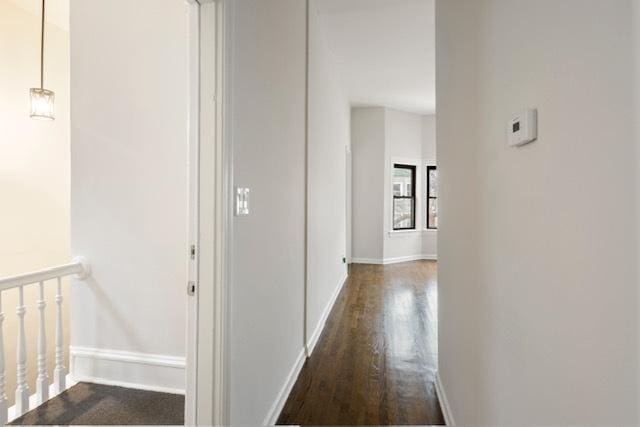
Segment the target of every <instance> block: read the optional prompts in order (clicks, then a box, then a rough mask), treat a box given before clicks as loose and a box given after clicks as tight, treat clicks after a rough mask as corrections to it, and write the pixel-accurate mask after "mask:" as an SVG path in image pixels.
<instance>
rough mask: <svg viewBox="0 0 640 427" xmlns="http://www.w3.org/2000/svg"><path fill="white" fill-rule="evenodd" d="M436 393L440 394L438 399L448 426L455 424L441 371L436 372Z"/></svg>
mask: <svg viewBox="0 0 640 427" xmlns="http://www.w3.org/2000/svg"><path fill="white" fill-rule="evenodd" d="M436 393H437V395H438V400H439V401H440V409H442V415H443V416H444V422H445V423H446V424H447V425H448V426H455V425H456V422H455V421H454V419H453V413H452V412H451V407H450V406H449V400H448V399H447V394H446V393H445V392H444V386H443V385H442V380H441V379H440V373H437V374H436Z"/></svg>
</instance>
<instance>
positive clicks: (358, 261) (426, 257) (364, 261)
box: [351, 255, 438, 265]
mask: <svg viewBox="0 0 640 427" xmlns="http://www.w3.org/2000/svg"><path fill="white" fill-rule="evenodd" d="M420 260H428V261H437V260H438V255H410V256H404V257H397V258H385V259H373V258H353V259H352V260H351V262H352V263H353V264H373V265H389V264H398V263H401V262H409V261H420Z"/></svg>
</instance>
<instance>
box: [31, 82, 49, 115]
mask: <svg viewBox="0 0 640 427" xmlns="http://www.w3.org/2000/svg"><path fill="white" fill-rule="evenodd" d="M29 94H30V97H31V118H32V119H41V120H54V119H55V116H54V109H53V107H54V101H55V98H56V94H55V93H54V92H52V91H50V90H47V89H40V88H32V89H31V90H30V91H29Z"/></svg>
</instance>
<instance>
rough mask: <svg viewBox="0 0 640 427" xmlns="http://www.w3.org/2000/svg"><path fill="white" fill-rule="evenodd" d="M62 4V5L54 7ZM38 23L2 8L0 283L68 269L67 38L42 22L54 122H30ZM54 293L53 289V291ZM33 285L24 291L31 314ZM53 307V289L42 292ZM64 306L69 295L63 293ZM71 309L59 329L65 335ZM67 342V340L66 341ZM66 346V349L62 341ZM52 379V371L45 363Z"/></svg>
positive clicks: (11, 334) (10, 343) (8, 345)
mask: <svg viewBox="0 0 640 427" xmlns="http://www.w3.org/2000/svg"><path fill="white" fill-rule="evenodd" d="M58 1H59V2H60V4H61V3H63V1H62V0H58ZM39 29H40V15H39V12H38V15H35V14H31V13H29V12H27V11H26V10H25V9H23V8H21V7H19V6H18V5H17V4H15V3H14V2H11V1H6V0H5V1H0V200H1V206H2V207H1V208H0V219H1V220H0V277H7V276H12V275H16V274H21V273H27V272H30V271H34V270H38V269H42V268H46V267H52V266H54V265H59V264H64V263H66V262H69V260H70V258H71V255H70V243H69V237H70V234H69V233H70V232H69V33H68V32H67V31H64V30H63V29H61V28H59V27H57V26H55V25H51V24H50V23H49V22H47V25H46V38H47V45H46V51H45V55H46V56H45V67H46V68H45V87H46V88H48V89H51V90H54V91H55V93H56V104H55V110H56V120H55V121H39V120H33V119H31V118H30V117H29V112H30V111H29V88H32V87H39V85H40V31H39ZM51 285H53V286H51ZM37 288H38V287H37V285H35V286H30V287H27V288H26V292H25V301H26V304H27V306H29V307H30V308H31V307H34V305H35V302H36V299H38V296H37ZM45 289H46V291H45V292H46V295H45V298H46V300H47V302H48V304H49V305H48V307H49V308H51V307H53V306H54V295H55V293H56V292H55V282H52V283H51V282H50V283H47V284H46V288H45ZM63 294H64V297H65V300H66V297H67V289H66V286H65V289H64V291H63ZM17 302H18V301H17V291H8V292H3V293H2V305H3V310H4V313H5V315H6V318H5V320H4V323H3V333H4V356H5V366H6V371H7V372H6V373H7V375H6V390H7V395H8V399H9V402H10V404H13V391H14V390H15V366H16V365H15V354H16V351H15V342H16V335H17V327H18V322H17V316H16V315H15V314H14V313H15V307H16V305H17ZM67 309H68V304H67V303H65V304H64V313H65V317H64V324H65V330H67V331H68V328H67V327H66V326H68V318H67ZM46 315H47V325H51V326H52V327H51V328H50V327H47V335H48V336H49V337H50V339H49V346H48V360H49V361H50V362H51V361H53V355H54V344H55V343H54V340H53V337H54V336H55V330H54V329H55V311H54V310H51V309H47V311H46ZM25 322H26V330H27V334H28V337H29V338H31V337H35V336H36V334H37V330H38V329H37V328H38V326H37V324H38V315H37V311H36V310H31V309H29V310H28V313H27V315H26V317H25ZM67 338H68V337H67ZM67 342H68V341H67ZM35 368H36V352H35V351H30V352H28V360H27V379H28V383H29V387H30V388H31V390H35V377H36V369H35ZM49 370H50V372H49V375H50V378H53V376H52V370H53V363H49Z"/></svg>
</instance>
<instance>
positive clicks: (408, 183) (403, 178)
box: [393, 165, 416, 230]
mask: <svg viewBox="0 0 640 427" xmlns="http://www.w3.org/2000/svg"><path fill="white" fill-rule="evenodd" d="M415 188H416V167H415V166H409V165H393V229H394V230H413V229H415V228H416V193H415Z"/></svg>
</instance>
